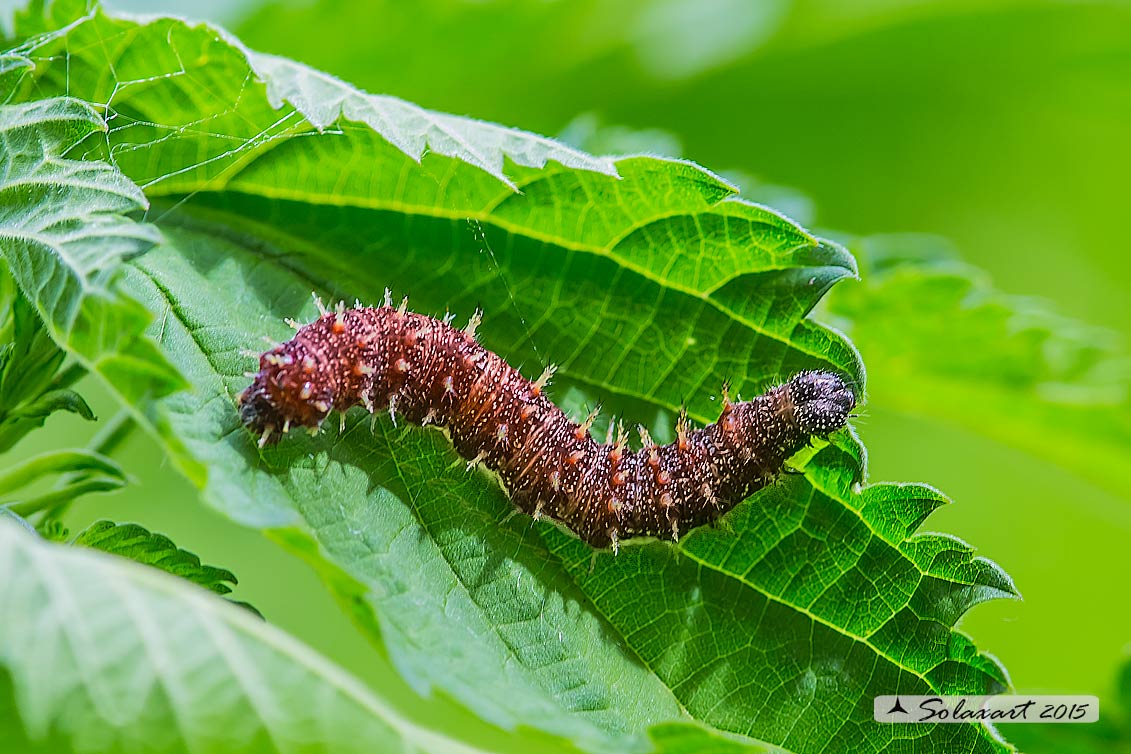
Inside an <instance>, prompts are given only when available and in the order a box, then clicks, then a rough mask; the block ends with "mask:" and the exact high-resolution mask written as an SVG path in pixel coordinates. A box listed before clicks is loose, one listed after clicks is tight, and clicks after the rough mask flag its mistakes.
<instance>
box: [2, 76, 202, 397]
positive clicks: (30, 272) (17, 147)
mask: <svg viewBox="0 0 1131 754" xmlns="http://www.w3.org/2000/svg"><path fill="white" fill-rule="evenodd" d="M104 129H105V124H104V123H103V121H102V119H101V118H100V117H99V116H98V114H97V113H96V112H95V111H94V109H93V108H92V107H91V106H90V105H89V104H86V103H85V102H81V101H79V100H76V99H71V98H53V99H44V100H38V101H33V102H28V103H24V104H17V105H6V106H4V107H2V108H0V175H2V176H3V178H2V179H0V233H2V234H3V241H2V243H0V255H2V256H3V259H4V260H5V261H6V262H7V265H8V268H9V270H10V271H11V274H12V276H13V277H14V278H15V280H16V282H17V283H18V284H19V287H20V289H21V291H22V292H23V294H24V295H25V296H26V297H27V298H28V299H29V300H30V301H31V302H32V303H33V304H34V306H35V309H36V311H37V312H38V314H39V316H40V317H42V319H43V321H44V323H45V324H46V326H47V330H48V333H49V334H50V335H51V338H52V339H53V340H54V341H55V342H56V343H58V344H59V345H60V346H62V347H63V348H65V349H66V350H67V351H68V352H70V353H71V354H73V355H74V356H75V358H76V359H78V361H79V362H80V363H82V365H83V366H84V367H86V368H87V369H88V370H90V371H93V372H96V373H98V374H99V375H101V376H102V377H103V378H104V379H105V380H106V381H107V383H108V384H109V385H111V386H112V388H113V389H114V390H115V391H116V392H118V393H119V394H120V395H121V396H122V398H123V399H124V400H126V401H129V402H131V403H136V402H139V401H141V400H144V399H145V398H147V397H154V396H158V395H164V394H167V393H168V392H170V391H171V390H174V389H176V388H179V387H181V386H182V385H183V383H182V382H181V381H180V379H179V377H178V376H177V374H176V373H175V372H174V371H173V370H172V368H171V367H170V366H169V364H168V362H167V361H166V360H165V358H164V357H163V356H162V355H161V353H160V352H159V351H158V350H157V349H156V348H155V347H154V346H153V343H152V342H151V341H149V340H146V339H145V338H144V337H143V336H142V333H143V331H144V330H145V328H146V326H147V325H148V324H149V321H150V316H149V315H148V313H147V312H146V311H145V310H144V309H143V308H141V307H140V306H139V305H138V304H137V303H136V302H134V301H131V300H130V299H129V298H128V297H126V296H124V295H123V294H122V293H121V292H120V291H118V290H117V287H116V284H115V279H116V277H117V274H118V270H119V265H120V263H121V261H122V260H123V259H124V258H127V257H129V256H132V255H134V254H137V253H140V252H142V251H144V250H145V249H147V248H149V246H151V245H152V244H153V243H154V241H156V240H157V238H158V237H159V236H158V234H157V233H156V231H155V230H154V229H153V228H152V227H150V226H147V225H141V224H139V223H136V222H134V221H132V220H130V219H128V218H127V217H125V213H128V212H131V211H134V210H138V209H141V208H143V207H144V206H146V200H145V197H144V196H143V195H142V194H141V192H140V190H139V189H138V188H137V187H136V186H135V185H134V184H132V183H131V182H130V181H129V180H128V179H127V178H125V177H124V176H123V175H122V174H121V173H119V172H118V171H117V170H115V169H114V168H113V167H111V166H110V165H106V164H103V163H100V162H97V161H91V160H74V159H67V158H66V157H64V156H63V155H64V154H65V153H66V152H67V151H68V150H69V149H71V148H72V147H74V146H75V145H76V144H78V143H80V142H82V141H83V140H84V139H86V138H87V137H88V136H90V135H91V134H95V133H99V132H101V131H103V130H104Z"/></svg>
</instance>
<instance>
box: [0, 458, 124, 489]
mask: <svg viewBox="0 0 1131 754" xmlns="http://www.w3.org/2000/svg"><path fill="white" fill-rule="evenodd" d="M66 472H88V473H96V474H104V475H106V476H108V477H113V478H117V479H120V480H122V481H123V482H124V481H125V479H126V474H125V472H124V471H122V467H121V466H119V465H118V464H117V463H116V462H115V461H113V460H112V459H110V458H107V457H106V456H104V455H102V454H100V453H96V452H94V451H91V450H84V449H81V448H78V449H74V450H56V451H50V452H47V453H43V454H40V455H38V456H35V457H33V458H28V459H26V460H24V461H21V462H20V463H18V464H16V465H15V466H14V467H13V468H10V469H8V470H7V471H5V472H3V473H0V495H6V494H9V493H11V492H14V491H15V490H17V489H19V488H20V487H23V486H25V485H27V484H31V483H32V482H34V481H36V480H37V479H40V478H42V477H44V476H46V475H48V474H60V473H66Z"/></svg>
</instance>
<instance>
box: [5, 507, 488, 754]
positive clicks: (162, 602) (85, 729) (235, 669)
mask: <svg viewBox="0 0 1131 754" xmlns="http://www.w3.org/2000/svg"><path fill="white" fill-rule="evenodd" d="M0 605H4V610H5V614H6V617H5V619H4V620H0V749H2V750H3V751H9V752H17V751H18V752H28V754H31V753H32V752H43V753H44V754H56V753H57V752H62V751H98V752H104V753H105V754H115V753H118V752H122V753H123V754H124V753H125V752H130V753H131V754H142V753H144V752H193V754H207V753H208V752H217V753H219V752H231V751H241V752H249V753H251V752H300V751H301V752H334V753H335V754H337V753H338V752H372V751H394V750H396V751H420V752H448V751H451V752H470V751H471V749H470V748H468V747H465V746H463V745H461V744H459V743H458V742H455V741H451V740H449V739H446V738H444V737H442V736H439V735H436V734H434V733H431V732H429V731H426V730H422V729H421V728H419V727H418V726H417V725H416V724H415V723H413V722H411V721H409V720H408V719H406V718H405V717H403V716H402V715H401V714H400V713H399V712H397V711H396V710H394V709H392V708H391V707H390V706H389V705H387V704H386V703H384V702H382V701H381V700H379V699H377V698H375V697H374V696H373V695H372V694H371V693H370V692H369V691H368V690H367V689H366V688H365V687H364V685H363V684H362V683H361V682H360V681H358V680H357V679H355V678H354V677H353V676H351V675H349V674H348V673H346V672H345V671H344V670H342V669H340V668H338V667H336V666H334V665H333V664H331V663H330V662H328V661H327V660H325V659H324V658H322V657H321V656H319V655H317V654H315V653H314V652H312V651H311V650H310V649H308V648H307V647H305V646H303V645H302V644H300V643H299V642H297V641H295V640H294V639H292V638H290V637H289V636H287V635H286V634H284V633H283V632H281V631H279V630H278V629H276V628H273V627H271V626H270V625H269V624H267V623H265V622H264V621H261V620H259V619H257V618H255V617H254V616H252V615H250V614H249V613H248V612H247V611H246V610H242V609H240V608H238V607H236V606H234V605H231V604H229V603H227V602H226V601H224V600H221V599H218V598H217V597H216V596H215V595H212V594H209V593H208V592H206V591H204V590H203V589H198V588H196V587H195V586H192V585H190V584H186V583H185V582H184V581H183V580H181V579H175V578H172V577H170V576H168V575H167V574H163V573H159V572H157V571H156V570H154V569H152V568H146V567H143V566H139V565H136V564H133V563H129V562H128V561H125V560H122V559H121V558H110V557H108V556H106V555H103V554H101V553H96V552H93V551H91V550H89V549H84V548H72V547H65V546H62V545H57V544H51V543H47V542H44V541H42V540H40V539H39V538H38V537H36V536H34V535H33V534H30V533H28V532H25V531H21V530H20V529H19V528H18V527H16V526H14V525H12V524H11V523H9V522H8V521H7V520H6V519H3V518H0ZM14 616H18V620H15V619H11V618H12V617H14Z"/></svg>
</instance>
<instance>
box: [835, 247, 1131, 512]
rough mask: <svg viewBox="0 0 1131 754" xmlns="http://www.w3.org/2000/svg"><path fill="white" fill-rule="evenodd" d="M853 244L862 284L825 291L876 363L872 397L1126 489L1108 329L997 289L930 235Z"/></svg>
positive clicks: (1121, 372)
mask: <svg viewBox="0 0 1131 754" xmlns="http://www.w3.org/2000/svg"><path fill="white" fill-rule="evenodd" d="M855 247H856V248H857V249H858V250H859V253H860V255H861V258H862V259H863V260H864V264H865V266H866V273H867V274H866V275H865V280H864V283H865V284H864V285H862V286H858V287H857V288H856V289H855V290H840V291H837V293H836V294H835V295H833V296H831V297H830V300H829V305H828V310H829V312H830V314H832V315H833V316H836V317H839V318H843V319H844V321H845V323H846V326H847V327H848V328H850V331H851V333H852V335H853V337H854V338H855V339H856V341H857V343H858V344H859V345H860V346H861V348H862V349H864V352H865V354H866V355H867V356H868V359H869V363H870V364H871V365H873V366H874V367H879V368H880V369H879V371H878V374H880V375H881V376H880V378H879V379H878V381H876V382H875V383H874V384H873V385H872V390H873V393H874V397H875V398H878V399H881V400H882V401H883V402H884V404H885V405H887V406H890V407H893V408H896V409H899V410H903V411H905V412H907V413H910V414H915V415H923V416H933V417H936V418H939V419H941V420H943V421H946V422H951V423H957V424H961V425H963V426H965V427H967V428H969V429H970V430H972V431H974V432H978V433H981V434H985V435H987V436H989V437H993V438H995V439H997V440H1000V441H1002V442H1004V443H1006V444H1008V445H1010V446H1013V447H1018V448H1022V449H1024V450H1027V451H1028V452H1030V453H1033V454H1034V455H1037V456H1039V457H1041V458H1044V459H1047V460H1048V461H1050V462H1052V463H1056V464H1058V465H1061V466H1063V467H1065V468H1068V469H1070V470H1072V471H1074V472H1076V473H1078V474H1080V475H1081V476H1084V477H1086V478H1088V479H1091V480H1093V481H1095V482H1097V483H1099V484H1102V485H1104V486H1105V487H1107V488H1109V489H1111V490H1113V491H1115V492H1116V493H1122V494H1126V493H1128V492H1131V475H1128V474H1127V473H1126V471H1125V469H1124V467H1125V466H1126V457H1127V448H1128V447H1131V355H1129V353H1128V350H1127V347H1126V344H1125V342H1124V339H1123V338H1121V337H1120V335H1119V334H1118V333H1115V332H1113V331H1111V330H1107V329H1104V328H1100V327H1094V326H1090V325H1087V324H1085V323H1083V322H1080V321H1076V320H1072V319H1070V318H1068V317H1065V316H1062V315H1059V314H1057V313H1056V312H1055V311H1054V310H1053V308H1052V307H1051V306H1050V305H1049V304H1048V303H1047V302H1042V301H1037V300H1033V299H1029V298H1023V297H1020V296H1010V295H1007V294H1005V293H1003V292H1002V291H1000V290H998V289H996V288H995V287H994V286H993V285H992V284H991V282H990V281H989V280H988V279H987V277H986V275H985V273H983V272H982V271H980V270H977V269H975V268H973V267H971V266H969V265H967V264H964V263H963V262H962V261H961V260H960V259H959V258H958V256H957V254H956V253H955V252H954V250H953V249H951V248H950V247H949V245H948V244H946V243H945V242H943V241H942V240H941V239H938V238H933V237H930V236H917V235H892V236H872V237H867V238H863V239H860V240H859V241H857V242H856V243H855ZM923 311H929V312H932V313H933V315H934V316H922V315H921V314H920V316H915V314H916V313H921V312H923Z"/></svg>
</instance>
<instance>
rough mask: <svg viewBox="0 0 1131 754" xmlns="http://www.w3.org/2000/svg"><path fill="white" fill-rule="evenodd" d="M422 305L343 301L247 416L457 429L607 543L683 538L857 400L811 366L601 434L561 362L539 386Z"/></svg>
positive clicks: (518, 485)
mask: <svg viewBox="0 0 1131 754" xmlns="http://www.w3.org/2000/svg"><path fill="white" fill-rule="evenodd" d="M479 319H480V318H479V315H478V314H476V316H475V317H473V318H472V320H471V322H470V323H469V324H468V326H467V327H466V328H465V329H463V330H459V329H456V328H454V327H452V326H451V325H449V324H448V322H447V321H440V320H437V319H433V318H432V317H428V316H425V315H422V314H415V313H413V312H409V311H407V310H406V308H405V307H404V305H402V306H401V307H400V308H393V307H392V306H390V305H389V302H388V301H386V305H384V306H379V307H357V308H353V309H346V308H344V307H342V306H341V305H339V306H338V308H337V309H336V310H335V311H333V312H324V313H323V314H322V316H320V317H319V318H318V319H316V320H315V321H314V322H312V323H310V324H309V325H305V326H302V327H298V328H297V329H298V332H297V333H296V334H295V336H294V337H293V338H292V339H291V340H289V341H287V342H285V343H282V344H280V345H278V346H276V347H275V348H272V349H271V350H270V351H268V352H267V353H264V354H263V355H262V356H260V358H259V372H258V373H257V374H256V375H255V377H254V381H253V382H252V384H251V386H250V387H248V388H247V390H245V391H244V392H243V394H242V395H241V396H240V399H239V401H240V418H241V419H242V420H243V422H244V424H246V425H247V426H248V427H249V428H250V429H251V430H252V431H254V432H255V433H257V434H258V435H259V437H260V444H261V445H263V444H266V443H275V442H278V441H279V439H280V438H281V437H282V436H283V435H284V434H286V432H287V431H288V430H289V429H291V428H293V427H300V426H301V427H310V428H313V427H318V426H319V425H320V424H321V422H322V421H323V420H324V419H325V418H326V416H327V415H328V414H329V413H330V411H331V410H338V411H343V412H344V411H346V410H347V409H349V408H351V407H353V406H356V405H358V404H360V405H363V406H365V407H366V409H368V410H369V411H370V412H371V413H372V412H375V411H380V410H388V411H390V412H391V413H392V414H393V415H394V418H403V419H405V420H407V421H409V422H412V423H414V424H420V425H426V424H430V425H435V426H438V427H441V428H444V429H446V430H447V432H448V434H449V435H450V437H451V440H452V443H453V444H454V445H455V448H456V450H457V451H458V452H459V453H460V455H462V456H463V457H464V458H465V459H469V461H471V462H473V463H474V462H482V463H483V464H484V465H485V466H487V467H488V468H489V469H491V470H492V471H494V472H495V473H497V474H498V475H499V477H500V478H501V480H502V482H503V485H504V486H505V487H506V490H507V492H508V494H509V495H510V498H511V500H512V501H513V502H514V504H515V506H517V507H518V509H520V510H521V511H523V512H525V513H527V514H530V515H533V516H535V517H538V516H548V517H550V518H552V519H554V520H556V521H558V522H560V523H562V524H564V525H565V526H566V527H568V528H569V529H570V530H571V531H573V532H574V533H575V534H576V535H577V536H578V537H580V538H581V539H582V540H584V541H585V542H587V543H589V544H590V545H591V546H593V547H595V548H605V547H612V548H614V549H616V547H617V544H618V542H619V541H622V540H625V539H628V538H631V537H642V536H652V537H659V538H661V539H670V540H677V539H678V538H679V536H680V534H681V533H684V532H686V531H688V530H690V529H693V528H695V527H697V526H701V525H703V524H705V523H708V522H710V521H713V520H714V519H716V518H718V517H719V516H721V515H722V514H724V513H726V512H727V511H728V510H730V509H731V508H733V507H734V506H735V505H737V504H738V503H739V502H741V501H742V500H743V499H745V498H746V497H748V496H749V495H751V494H752V493H754V492H756V491H757V490H759V489H761V488H763V487H765V486H766V485H767V484H770V483H772V482H773V481H774V480H775V479H776V478H777V477H778V475H779V474H780V473H781V472H782V470H783V467H784V464H785V462H786V460H787V459H788V458H789V457H790V456H792V455H793V454H794V453H796V452H797V451H799V450H800V449H801V448H802V447H803V446H805V444H806V443H807V442H808V441H809V439H810V438H811V437H812V436H814V435H818V436H826V435H828V434H829V433H830V432H834V431H836V430H839V429H841V428H842V427H844V426H845V423H846V421H847V418H848V415H849V412H850V411H852V409H853V408H854V407H855V405H856V397H855V395H854V393H853V392H852V390H851V389H850V388H849V386H848V385H847V384H846V383H845V381H844V380H843V379H841V378H840V377H839V376H837V375H836V374H833V373H831V372H824V371H809V372H801V373H799V374H796V375H794V376H793V377H792V378H791V379H790V380H789V381H788V382H786V383H785V384H783V385H780V386H778V387H775V388H773V389H771V390H769V391H767V392H766V393H765V394H763V395H760V396H758V397H756V398H754V399H752V400H749V401H742V402H737V403H732V402H731V401H730V400H729V398H727V397H726V396H725V395H724V400H723V407H722V413H721V415H720V416H719V419H718V421H716V422H715V423H714V424H710V425H708V426H706V427H703V428H701V429H690V428H689V427H688V425H687V422H686V420H684V419H682V418H681V420H680V422H679V423H678V425H677V427H676V433H677V438H676V440H675V441H674V442H672V443H670V444H668V445H656V444H655V443H653V442H652V440H651V439H650V438H649V437H648V434H647V432H646V431H644V429H643V428H641V429H640V434H641V439H642V441H643V447H642V448H641V449H639V450H632V449H630V448H629V447H628V445H627V443H626V441H625V438H624V437H623V436H620V437H618V438H617V439H616V440H615V441H612V442H607V443H604V444H602V443H599V442H597V441H595V440H594V439H593V438H592V437H591V436H590V434H589V428H590V426H591V424H592V421H593V418H594V415H592V414H591V415H590V416H589V418H588V419H586V420H585V421H584V422H582V423H581V424H577V423H575V422H574V421H572V420H571V419H569V417H567V416H566V414H565V412H563V411H562V410H561V409H560V408H558V407H557V406H556V405H554V403H553V402H552V401H550V399H549V398H548V397H547V396H546V394H545V392H544V388H545V387H546V383H547V382H548V380H549V378H550V376H551V375H552V369H548V370H547V371H546V372H545V373H543V375H542V377H540V378H539V379H538V380H535V381H533V382H532V381H530V380H528V379H526V378H525V377H523V376H522V375H521V374H519V372H518V370H516V369H514V368H513V367H511V366H510V365H509V364H507V363H506V362H505V361H504V360H503V359H502V358H501V357H500V356H498V355H497V354H495V353H493V352H491V351H489V350H487V349H486V348H484V347H483V346H481V345H480V344H479V343H478V342H477V341H476V339H475V328H476V326H477V325H478V324H479Z"/></svg>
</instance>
